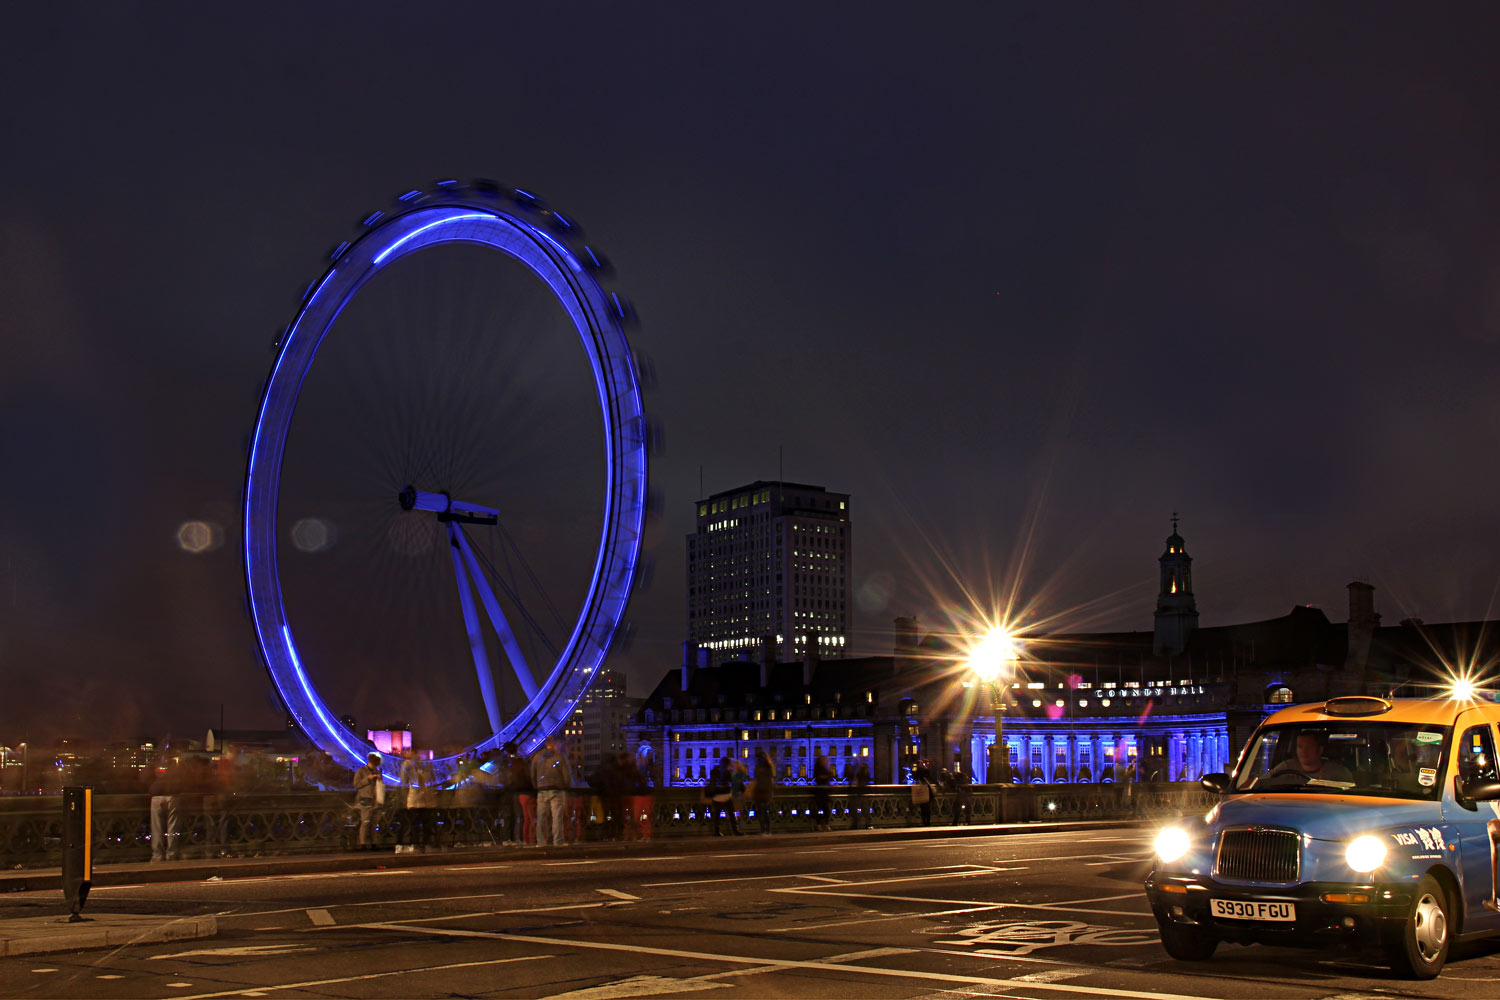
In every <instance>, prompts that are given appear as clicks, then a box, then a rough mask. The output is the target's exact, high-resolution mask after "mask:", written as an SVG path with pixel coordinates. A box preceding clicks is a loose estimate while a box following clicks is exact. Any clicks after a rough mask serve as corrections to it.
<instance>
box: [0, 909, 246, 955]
mask: <svg viewBox="0 0 1500 1000" xmlns="http://www.w3.org/2000/svg"><path fill="white" fill-rule="evenodd" d="M60 908H61V907H60ZM218 932H219V928H218V921H217V920H216V919H215V918H214V917H213V916H212V915H211V914H209V915H204V916H196V917H161V916H152V915H149V914H136V913H105V914H100V915H98V916H94V917H88V918H86V919H84V920H82V921H80V922H78V923H76V924H74V923H69V922H68V918H67V917H15V918H12V919H9V920H0V958H15V957H17V956H20V955H43V954H47V953H48V952H56V951H78V950H81V949H84V948H118V947H121V946H122V945H129V944H158V943H160V942H162V941H187V940H191V939H193V938H206V937H213V936H214V935H215V934H217V933H218Z"/></svg>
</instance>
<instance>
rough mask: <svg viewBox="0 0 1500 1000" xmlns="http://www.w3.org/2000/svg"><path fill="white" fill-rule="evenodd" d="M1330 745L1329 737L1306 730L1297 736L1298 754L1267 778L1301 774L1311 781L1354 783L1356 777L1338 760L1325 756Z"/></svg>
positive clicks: (1276, 768) (1279, 765)
mask: <svg viewBox="0 0 1500 1000" xmlns="http://www.w3.org/2000/svg"><path fill="white" fill-rule="evenodd" d="M1327 745H1328V735H1327V734H1326V733H1322V732H1319V731H1317V730H1315V729H1304V730H1302V731H1301V732H1299V733H1298V734H1297V754H1296V756H1294V757H1288V758H1287V759H1286V760H1284V761H1282V762H1281V763H1280V764H1277V765H1276V766H1275V767H1274V768H1272V770H1271V773H1270V774H1269V775H1267V777H1275V776H1276V775H1278V774H1300V775H1303V776H1304V777H1306V778H1307V779H1308V780H1309V781H1314V780H1322V781H1353V780H1354V775H1353V774H1352V773H1350V771H1349V769H1348V768H1347V767H1345V766H1344V765H1342V764H1340V763H1339V762H1338V761H1336V760H1329V759H1328V758H1327V757H1324V756H1323V749H1324V748H1325V747H1326V746H1327Z"/></svg>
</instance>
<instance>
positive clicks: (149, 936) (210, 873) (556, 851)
mask: <svg viewBox="0 0 1500 1000" xmlns="http://www.w3.org/2000/svg"><path fill="white" fill-rule="evenodd" d="M1137 825H1139V824H1137V823H1131V822H1126V821H1121V820H1104V821H1099V820H1087V821H1073V822H1056V823H1001V824H990V825H979V824H976V825H972V826H928V827H922V826H917V827H892V828H885V829H874V830H838V831H831V832H827V833H815V832H798V833H773V834H769V835H765V836H762V835H758V834H748V835H745V836H742V837H738V838H736V837H709V836H704V837H684V838H671V839H666V840H649V841H627V842H617V841H601V842H589V843H579V844H573V845H569V846H566V847H540V848H537V847H531V848H527V847H494V846H484V847H453V848H445V849H442V850H435V851H431V852H429V853H426V854H400V855H397V854H395V853H394V852H392V851H391V850H390V849H388V848H387V849H382V850H380V851H362V852H355V853H347V854H315V855H287V856H275V857H258V858H200V859H190V860H182V861H168V862H163V863H151V862H141V863H131V864H113V865H97V866H95V868H94V871H93V881H92V886H93V887H94V888H100V887H105V886H110V887H119V886H132V885H146V884H153V883H187V882H214V881H220V880H224V881H228V880H235V879H245V878H264V877H271V876H286V875H312V874H322V873H334V872H360V871H369V872H378V871H380V870H382V869H389V868H395V867H400V868H403V869H414V868H425V867H434V868H436V867H445V866H451V865H452V864H453V863H454V862H455V861H462V862H463V863H464V864H469V863H474V862H489V861H505V860H515V859H518V858H532V857H535V858H537V859H538V860H541V859H545V858H556V857H567V858H570V859H571V858H576V859H580V860H582V859H591V858H592V859H611V858H620V859H624V858H630V857H632V856H646V857H649V856H651V855H653V854H667V853H671V854H674V855H691V854H710V853H714V852H718V851H722V850H724V849H725V848H726V847H727V846H729V843H733V844H734V845H735V846H744V845H746V844H748V843H754V842H764V843H766V844H768V845H771V844H776V843H778V842H779V843H795V844H797V845H805V846H807V847H819V846H827V845H838V844H844V845H850V846H852V845H854V844H858V843H876V842H891V841H894V842H902V841H921V840H931V839H939V838H941V839H950V838H954V837H994V836H1004V835H1008V834H1036V833H1067V832H1073V831H1089V830H1112V829H1122V828H1130V827H1133V826H1137ZM726 841H727V842H728V843H726ZM48 890H55V891H57V892H58V893H59V896H58V900H57V915H56V916H33V917H19V918H11V919H0V957H14V956H19V955H39V954H45V953H49V952H64V951H75V950H79V949H85V948H112V947H119V946H121V945H124V944H143V943H151V942H162V941H173V940H186V939H192V938H205V937H213V936H214V935H215V934H217V933H218V929H217V926H216V923H215V919H214V917H213V916H212V915H204V916H195V917H179V916H176V915H139V914H124V913H109V914H99V915H97V916H93V915H90V914H89V912H88V909H87V907H85V909H84V916H85V917H86V918H87V919H85V920H84V921H82V922H79V923H69V922H68V920H67V906H66V904H65V903H64V902H63V899H62V897H61V892H62V870H61V869H59V868H50V869H48V868H41V869H31V870H21V871H9V872H3V873H0V894H3V893H16V892H36V891H48Z"/></svg>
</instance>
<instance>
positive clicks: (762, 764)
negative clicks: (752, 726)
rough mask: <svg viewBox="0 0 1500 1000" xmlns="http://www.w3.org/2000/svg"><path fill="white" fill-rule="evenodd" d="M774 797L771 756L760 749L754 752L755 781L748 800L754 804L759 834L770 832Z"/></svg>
mask: <svg viewBox="0 0 1500 1000" xmlns="http://www.w3.org/2000/svg"><path fill="white" fill-rule="evenodd" d="M775 797H776V765H775V764H773V763H771V755H770V754H768V753H767V752H766V749H765V747H761V748H760V749H759V750H757V751H756V752H755V780H754V782H753V783H752V785H751V789H750V800H751V801H752V802H754V803H755V818H756V819H757V820H758V821H759V822H760V832H761V833H763V834H764V833H770V832H771V810H772V809H773V808H774V807H773V806H772V805H771V801H772V800H773V799H774V798H775Z"/></svg>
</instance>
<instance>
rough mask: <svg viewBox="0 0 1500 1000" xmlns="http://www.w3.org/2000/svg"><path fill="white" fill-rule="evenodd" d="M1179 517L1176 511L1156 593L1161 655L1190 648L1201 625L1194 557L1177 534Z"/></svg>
mask: <svg viewBox="0 0 1500 1000" xmlns="http://www.w3.org/2000/svg"><path fill="white" fill-rule="evenodd" d="M1178 520H1179V516H1178V514H1177V512H1176V511H1175V510H1174V511H1173V512H1172V533H1171V534H1170V535H1168V536H1167V550H1166V551H1165V552H1163V553H1162V554H1161V557H1160V558H1159V559H1157V562H1158V563H1159V564H1160V565H1161V589H1160V590H1159V591H1158V593H1157V595H1156V633H1155V636H1154V639H1153V642H1152V644H1151V645H1152V651H1153V652H1154V653H1155V654H1156V655H1157V656H1176V655H1177V654H1179V653H1181V652H1182V651H1183V649H1185V648H1186V647H1187V641H1188V636H1189V635H1190V634H1191V633H1192V631H1193V630H1194V629H1196V628H1197V627H1198V602H1197V600H1196V599H1195V598H1194V597H1193V557H1192V556H1190V555H1188V554H1187V544H1186V543H1185V542H1184V541H1183V540H1182V536H1181V535H1179V534H1178V533H1177V522H1178Z"/></svg>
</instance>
